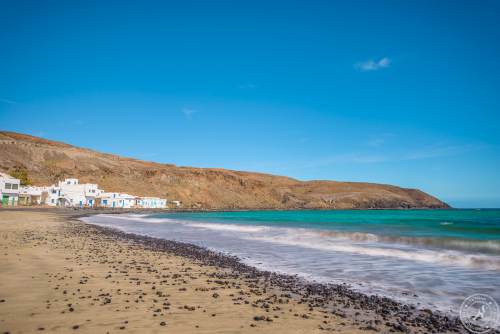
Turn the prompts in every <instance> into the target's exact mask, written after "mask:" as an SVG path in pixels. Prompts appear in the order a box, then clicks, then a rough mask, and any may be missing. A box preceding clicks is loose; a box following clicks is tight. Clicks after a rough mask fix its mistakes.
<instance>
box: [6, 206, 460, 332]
mask: <svg viewBox="0 0 500 334" xmlns="http://www.w3.org/2000/svg"><path fill="white" fill-rule="evenodd" d="M23 211H24V212H25V213H24V214H23V213H22V212H23ZM82 211H83V210H82ZM82 211H76V212H75V211H74V210H60V211H58V210H35V209H31V210H24V209H21V210H0V215H2V216H17V217H14V218H10V219H14V220H16V221H18V222H19V221H20V220H23V219H32V220H33V219H34V218H35V217H41V218H40V219H42V220H46V221H48V222H49V223H41V225H40V224H38V225H37V224H34V225H33V224H32V225H29V224H28V226H27V227H26V228H27V230H28V231H29V233H31V234H34V235H36V234H37V233H42V232H40V229H42V231H43V230H44V229H46V228H48V227H47V226H46V225H47V224H49V225H50V228H49V230H50V231H49V232H50V233H51V234H52V236H53V237H54V239H52V240H53V243H55V245H56V246H58V247H62V248H63V249H66V250H69V252H76V253H85V252H91V251H93V252H95V251H96V250H95V248H89V246H90V244H87V241H88V240H92V245H95V244H96V243H97V244H101V245H102V244H106V245H113V247H125V248H126V247H134V249H135V251H136V252H138V253H140V254H142V255H143V256H144V254H147V255H148V256H151V255H154V256H156V257H168V258H175V259H176V261H177V262H180V263H184V265H180V264H179V266H178V268H177V269H178V270H177V271H175V270H172V269H171V268H170V270H166V271H164V270H162V268H160V267H159V266H158V265H150V266H149V269H150V270H152V272H153V273H155V275H156V276H158V275H159V274H160V273H161V274H168V275H171V276H172V277H173V275H181V276H179V277H182V276H184V275H185V274H186V272H185V271H183V270H184V269H185V268H186V266H185V263H188V264H189V267H198V268H200V270H199V271H198V279H199V278H203V279H202V280H200V281H206V282H207V283H206V284H203V287H202V286H198V287H195V288H194V289H196V288H198V289H203V288H204V286H205V285H206V286H212V287H211V288H210V290H209V291H208V292H207V291H203V290H197V291H196V290H195V291H193V293H194V295H196V296H198V298H201V297H207V300H205V299H203V298H202V300H199V301H198V304H199V305H198V306H199V307H200V308H204V307H206V305H207V302H208V304H211V303H213V301H214V300H216V301H217V304H219V303H220V302H221V301H222V299H223V298H222V297H221V296H219V294H220V295H222V293H220V292H217V293H214V292H211V291H212V289H213V288H218V289H217V291H219V290H220V288H223V290H226V289H233V290H235V291H236V290H239V292H238V293H241V292H242V294H240V297H239V298H242V299H238V300H237V301H235V300H234V299H235V298H234V296H235V295H234V294H233V296H232V297H231V296H227V297H230V298H229V299H228V300H227V302H228V304H227V305H226V306H227V312H228V314H229V315H230V314H231V313H232V312H234V310H235V309H238V310H240V309H242V308H243V309H244V310H240V311H241V312H243V314H244V316H243V317H242V318H241V319H238V320H240V322H241V323H243V325H241V324H239V325H238V326H240V327H231V326H236V324H234V321H233V322H231V321H229V320H228V321H226V323H223V322H222V323H219V326H221V328H220V329H223V328H226V329H227V327H228V326H230V327H231V328H232V330H234V332H247V331H248V332H255V330H257V329H259V328H260V329H261V330H262V329H263V328H264V329H265V330H266V331H270V332H271V331H272V332H280V331H283V332H287V333H288V332H290V331H292V332H324V331H335V332H344V333H357V332H366V331H381V332H407V333H428V332H439V333H445V332H463V333H465V332H466V331H465V329H464V328H463V327H462V325H461V323H460V321H459V320H458V319H456V318H449V317H448V316H446V315H444V314H440V313H437V312H432V311H430V310H417V309H416V308H415V307H413V306H409V305H403V304H401V303H398V302H395V301H393V300H391V299H388V298H384V297H378V296H367V295H364V294H362V293H359V292H354V291H351V290H350V289H349V288H348V287H347V286H344V285H328V284H319V283H313V282H307V281H305V280H303V279H300V278H298V277H296V276H290V275H283V274H277V273H273V272H268V271H261V270H258V269H256V268H254V267H251V266H248V265H245V264H243V263H242V262H240V261H239V259H237V258H236V257H232V256H228V255H223V254H221V253H217V252H213V251H210V250H207V249H204V248H202V247H199V246H195V245H191V244H186V243H180V242H175V241H169V240H164V239H157V238H151V237H145V236H139V235H135V234H127V233H124V232H120V231H117V230H114V229H110V228H104V227H99V226H95V225H90V224H85V223H83V222H80V221H78V222H77V221H75V219H77V218H79V217H82V216H85V215H92V214H99V213H104V212H96V211H94V210H93V212H82ZM120 212H121V213H125V212H123V211H120ZM106 213H109V212H106ZM135 213H137V212H135ZM23 216H24V217H23ZM50 221H52V223H50ZM12 224H14V223H11V224H7V226H11V227H12ZM2 225H4V224H2ZM24 232H25V233H26V230H25V231H24ZM2 233H3V234H4V235H5V233H8V231H7V232H6V231H5V226H2ZM62 237H65V238H62ZM7 239H8V238H7ZM45 240H47V238H45ZM68 240H72V241H73V243H72V244H68V243H67V241H68ZM49 244H50V242H49ZM76 244H78V245H79V246H78V247H77V248H75V246H74V245H76ZM71 245H73V246H71ZM49 246H50V245H49ZM52 246H53V245H52ZM100 248H101V249H100V252H102V254H101V255H102V256H104V257H105V258H109V257H113V258H116V257H120V256H121V255H120V254H122V253H123V249H122V252H119V251H118V252H116V249H115V251H112V249H111V248H102V247H100ZM78 258H79V259H80V260H81V261H83V255H82V254H80V255H79V256H78ZM128 260H130V258H127V257H125V258H124V259H122V262H121V263H122V264H123V262H124V261H128ZM68 261H69V260H68ZM95 261H96V258H95V254H91V253H89V254H87V258H86V260H85V261H83V262H82V264H83V265H87V267H88V266H90V265H91V264H92V263H95ZM63 262H64V261H63ZM97 262H100V261H97ZM112 263H114V266H115V267H116V266H117V265H116V263H117V262H112ZM201 268H203V269H202V270H201ZM207 268H208V271H207V270H206V269H207ZM108 269H110V268H108ZM116 269H117V268H114V270H113V273H111V271H110V274H108V275H113V276H114V275H122V276H123V277H121V278H122V279H123V280H126V279H125V278H126V277H128V276H129V271H130V270H132V269H131V268H128V269H127V270H128V272H127V273H125V272H122V273H121V274H120V271H118V273H117V270H116ZM2 275H3V274H2ZM105 276H107V275H105ZM106 280H107V278H104V277H103V278H102V279H101V280H99V281H98V282H96V284H98V285H99V284H100V283H99V282H100V281H103V282H106ZM149 280H153V278H151V277H150V278H149ZM167 281H168V280H167ZM0 282H2V284H3V279H2V280H1V281H0ZM137 282H139V281H137ZM146 282H147V280H144V283H145V284H147V283H146ZM229 282H231V283H229ZM235 282H237V283H235ZM157 284H158V285H161V284H159V283H157ZM165 284H167V285H169V284H178V282H176V283H165ZM183 284H184V285H185V286H186V289H187V290H188V291H191V290H193V286H192V285H191V283H190V282H186V283H183ZM235 284H236V285H237V286H239V289H234V288H233V287H234V286H235ZM170 287H171V286H170ZM162 288H165V287H162ZM2 290H3V289H2ZM185 291H186V290H184V291H182V290H177V291H175V294H174V290H172V291H169V294H170V295H171V296H174V295H185V294H186V292H185ZM136 292H137V291H136ZM209 292H210V293H209ZM207 294H208V296H207ZM215 294H218V296H217V297H213V296H215ZM200 295H202V296H200ZM75 296H76V295H75ZM0 298H4V296H0ZM5 299H7V298H5ZM8 302H9V301H8V300H7V303H8ZM43 302H44V301H43ZM7 303H2V304H0V315H1V317H0V320H1V321H2V322H0V327H1V328H2V329H3V327H4V326H3V322H4V321H5V318H6V316H7V313H5V311H4V310H5V306H6V305H8V304H7ZM122 304H123V303H121V304H120V306H123V305H122ZM153 304H154V303H153ZM175 306H177V307H181V308H183V306H178V305H175ZM184 306H186V305H184ZM187 307H188V308H190V307H191V306H187ZM91 309H94V308H91ZM172 309H173V307H172ZM218 309H220V308H218ZM184 310H185V309H184ZM257 311H258V312H257ZM161 312H163V311H161ZM168 312H171V311H168ZM187 312H188V313H191V318H192V319H191V320H189V322H192V324H194V323H195V322H197V321H198V320H197V319H196V317H194V318H193V315H194V314H197V313H198V312H197V311H189V309H188V310H187ZM166 313H167V311H165V314H166ZM269 315H272V317H269ZM274 316H277V317H276V318H274ZM9 317H10V318H12V316H9ZM176 317H182V316H180V315H177V314H170V315H169V316H166V318H167V320H165V322H166V324H167V326H173V327H175V326H176V325H175V323H176V321H177V319H176ZM261 317H264V318H262V319H261ZM154 318H156V317H154ZM212 318H215V317H212ZM220 319H221V318H220V317H218V318H217V321H221V320H220ZM19 320H20V319H19ZM144 320H145V319H144ZM210 320H215V319H211V318H210V317H209V318H208V320H207V319H204V321H210ZM10 321H12V320H10ZM20 321H21V320H20ZM252 325H253V326H252ZM79 326H80V325H79ZM156 326H158V325H157V324H156ZM184 326H187V324H185V323H184ZM198 326H199V327H198V328H196V327H195V328H193V326H191V327H190V330H189V331H194V330H199V331H200V332H203V331H204V330H205V331H206V329H204V330H202V329H201V327H202V326H200V325H198ZM241 326H243V327H241ZM83 327H89V328H92V327H91V326H89V325H88V324H85V326H83V325H82V326H81V327H79V329H80V330H81V329H83ZM119 327H120V326H119ZM119 327H118V328H119ZM129 327H130V326H125V328H124V329H130V328H129ZM147 328H150V327H147ZM151 329H152V330H153V329H154V328H153V327H151ZM11 330H13V329H11ZM183 330H188V329H187V327H185V328H184V327H182V326H181V327H179V328H178V330H177V331H181V332H182V331H183ZM209 332H216V328H215V329H214V328H212V329H211V330H210V331H209ZM226 332H227V331H226ZM229 332H231V330H229Z"/></svg>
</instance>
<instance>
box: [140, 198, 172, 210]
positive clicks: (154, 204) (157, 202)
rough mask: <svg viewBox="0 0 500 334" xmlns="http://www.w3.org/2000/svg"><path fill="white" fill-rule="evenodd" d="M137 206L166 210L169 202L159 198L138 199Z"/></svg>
mask: <svg viewBox="0 0 500 334" xmlns="http://www.w3.org/2000/svg"><path fill="white" fill-rule="evenodd" d="M137 206H138V207H140V208H144V209H164V208H166V207H167V200H166V199H164V198H158V197H138V198H137Z"/></svg>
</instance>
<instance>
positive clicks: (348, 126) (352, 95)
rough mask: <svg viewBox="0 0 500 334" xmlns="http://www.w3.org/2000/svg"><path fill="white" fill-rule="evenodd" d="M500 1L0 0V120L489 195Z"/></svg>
mask: <svg viewBox="0 0 500 334" xmlns="http://www.w3.org/2000/svg"><path fill="white" fill-rule="evenodd" d="M499 100H500V1H488V0H483V1H435V0H433V1H421V0H418V1H399V0H398V1H344V2H340V1H269V0H268V1H258V0H252V1H215V0H214V1H201V0H199V1H186V0H182V1H90V0H86V1H50V0H48V1H20V0H16V1H0V129H3V130H11V131H18V132H23V133H29V134H33V135H37V136H42V137H46V138H49V139H54V140H61V141H64V142H67V143H70V144H74V145H78V146H83V147H88V148H92V149H96V150H99V151H104V152H110V153H116V154H121V155H126V156H132V157H137V158H140V159H146V160H153V161H158V162H168V163H175V164H178V165H184V166H200V167H223V168H230V169H239V170H251V171H261V172H269V173H274V174H282V175H288V176H291V177H295V178H298V179H302V180H310V179H334V180H349V181H369V182H381V183H390V184H395V185H400V186H403V187H414V188H420V189H422V190H424V191H427V192H429V193H431V194H433V195H436V196H438V197H440V198H441V199H444V200H445V201H448V202H449V203H450V204H452V205H454V206H457V207H464V206H465V207H500V176H499V174H500V173H499V170H500V168H499V166H500V146H499V145H500V101H499Z"/></svg>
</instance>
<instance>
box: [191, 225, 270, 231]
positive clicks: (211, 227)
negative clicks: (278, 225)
mask: <svg viewBox="0 0 500 334" xmlns="http://www.w3.org/2000/svg"><path fill="white" fill-rule="evenodd" d="M187 225H188V226H191V227H197V228H203V229H207V230H217V231H232V232H247V233H248V232H249V233H252V232H265V231H269V230H270V229H271V228H270V227H267V226H248V225H236V224H213V223H188V224H187Z"/></svg>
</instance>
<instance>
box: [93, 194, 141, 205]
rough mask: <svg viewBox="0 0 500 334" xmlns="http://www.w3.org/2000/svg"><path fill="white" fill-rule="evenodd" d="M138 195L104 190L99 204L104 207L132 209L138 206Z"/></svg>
mask: <svg viewBox="0 0 500 334" xmlns="http://www.w3.org/2000/svg"><path fill="white" fill-rule="evenodd" d="M136 198H137V197H136V196H134V195H129V194H122V193H107V192H103V193H101V194H100V196H99V201H100V202H99V204H98V205H99V206H101V207H104V208H123V209H130V208H133V207H135V206H136Z"/></svg>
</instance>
